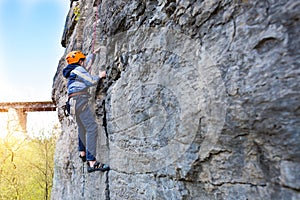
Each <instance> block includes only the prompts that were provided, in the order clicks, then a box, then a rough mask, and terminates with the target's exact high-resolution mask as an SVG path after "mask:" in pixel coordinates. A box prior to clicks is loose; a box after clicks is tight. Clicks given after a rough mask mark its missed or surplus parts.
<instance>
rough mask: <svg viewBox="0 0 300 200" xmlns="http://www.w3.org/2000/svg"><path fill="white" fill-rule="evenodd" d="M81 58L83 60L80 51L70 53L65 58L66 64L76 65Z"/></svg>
mask: <svg viewBox="0 0 300 200" xmlns="http://www.w3.org/2000/svg"><path fill="white" fill-rule="evenodd" d="M82 58H83V59H85V55H84V54H83V53H82V52H81V51H71V52H70V53H68V55H67V56H66V60H67V63H68V64H73V63H78V62H79V60H80V59H82Z"/></svg>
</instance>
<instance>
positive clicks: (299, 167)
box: [52, 0, 300, 200]
mask: <svg viewBox="0 0 300 200" xmlns="http://www.w3.org/2000/svg"><path fill="white" fill-rule="evenodd" d="M75 7H76V9H77V10H78V9H79V13H80V14H78V13H76V12H75V14H74V10H76V9H74V8H75ZM299 13H300V1H295V0H281V1H274V0H252V1H250V0H198V1H196V0H149V1H146V0H134V1H126V0H115V1H110V0H79V1H74V2H73V3H72V4H71V7H70V12H69V14H68V16H67V20H66V26H65V30H64V33H63V38H62V45H63V46H65V47H66V51H65V55H66V53H68V52H69V51H71V50H81V51H83V52H84V53H86V54H88V55H91V54H92V51H93V50H96V49H97V50H98V51H97V52H96V53H95V54H94V59H93V63H92V74H94V75H97V74H98V72H99V70H106V72H107V77H106V79H105V80H104V81H101V82H100V83H99V84H98V85H97V86H96V87H94V88H92V89H91V91H90V92H91V94H92V95H91V103H92V105H94V108H95V114H96V116H97V120H98V123H99V133H98V140H97V142H98V147H97V158H98V159H99V160H100V161H103V162H106V163H109V164H110V166H111V170H110V171H109V172H105V173H91V174H88V173H87V172H86V166H85V165H83V164H82V163H81V161H80V159H79V158H78V152H77V131H76V125H75V123H74V122H73V121H72V120H71V119H70V118H67V117H65V116H64V114H63V110H62V109H61V107H62V106H63V104H64V102H65V101H66V98H67V94H66V80H64V79H63V77H62V74H61V71H62V68H63V67H64V66H65V65H66V63H65V60H64V57H65V55H62V58H61V60H60V61H59V65H58V68H57V73H56V74H55V77H54V82H53V91H52V94H53V95H52V96H53V100H54V102H55V103H56V105H57V107H58V108H59V109H58V117H59V119H60V122H61V124H62V129H63V133H62V135H61V136H60V137H59V140H58V142H57V149H56V154H55V174H54V180H53V182H54V185H53V190H52V199H55V200H56V199H111V200H124V199H130V200H135V199H136V200H141V199H145V200H149V199H155V200H156V199H173V200H179V199H180V200H188V199H190V200H198V199H203V200H205V199H235V200H236V199H241V200H245V199H294V200H296V199H300V130H299V127H300V85H299V82H300V76H299V75H300V50H299V47H300V37H299V33H300V24H299V16H300V14H299ZM76 17H77V19H76Z"/></svg>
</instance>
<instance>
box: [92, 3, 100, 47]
mask: <svg viewBox="0 0 300 200" xmlns="http://www.w3.org/2000/svg"><path fill="white" fill-rule="evenodd" d="M96 8H97V9H96V13H95V23H94V35H93V42H92V52H93V53H94V50H95V43H96V36H97V24H98V19H99V11H98V5H97V7H96Z"/></svg>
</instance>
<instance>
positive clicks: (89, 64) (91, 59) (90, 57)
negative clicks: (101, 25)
mask: <svg viewBox="0 0 300 200" xmlns="http://www.w3.org/2000/svg"><path fill="white" fill-rule="evenodd" d="M98 19H99V11H98V5H97V7H96V12H95V22H94V32H93V39H92V54H90V55H88V56H87V57H86V62H85V66H86V68H87V71H88V72H91V70H92V64H93V62H94V59H95V53H96V52H95V43H96V38H97V24H98Z"/></svg>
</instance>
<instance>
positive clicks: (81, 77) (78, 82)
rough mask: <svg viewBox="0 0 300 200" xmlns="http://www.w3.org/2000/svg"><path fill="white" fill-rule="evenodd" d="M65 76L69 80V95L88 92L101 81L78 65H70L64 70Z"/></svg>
mask: <svg viewBox="0 0 300 200" xmlns="http://www.w3.org/2000/svg"><path fill="white" fill-rule="evenodd" d="M63 76H64V77H65V78H67V79H68V85H67V86H68V95H70V94H73V93H75V92H82V91H87V89H88V88H89V87H91V86H93V85H96V84H97V82H98V81H99V79H100V78H99V77H98V76H93V75H91V74H90V73H89V72H88V71H87V70H86V69H85V68H84V67H82V66H80V65H78V64H69V65H67V66H66V67H65V68H64V69H63Z"/></svg>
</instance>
